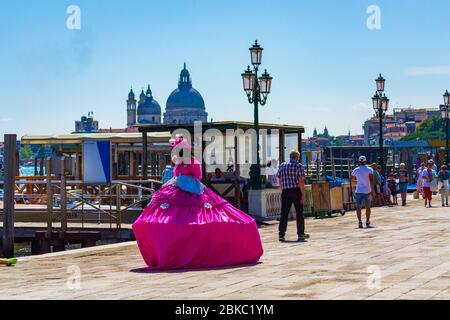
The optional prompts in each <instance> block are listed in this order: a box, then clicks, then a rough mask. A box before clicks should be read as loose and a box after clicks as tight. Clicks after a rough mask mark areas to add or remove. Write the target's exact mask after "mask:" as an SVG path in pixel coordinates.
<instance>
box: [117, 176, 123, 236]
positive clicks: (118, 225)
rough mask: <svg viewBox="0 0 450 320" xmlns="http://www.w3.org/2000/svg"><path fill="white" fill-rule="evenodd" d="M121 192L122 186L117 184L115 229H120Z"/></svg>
mask: <svg viewBox="0 0 450 320" xmlns="http://www.w3.org/2000/svg"><path fill="white" fill-rule="evenodd" d="M121 191H122V186H121V184H120V182H119V183H117V185H116V211H117V220H116V221H117V225H116V228H117V229H120V228H122V208H121V205H120V192H121Z"/></svg>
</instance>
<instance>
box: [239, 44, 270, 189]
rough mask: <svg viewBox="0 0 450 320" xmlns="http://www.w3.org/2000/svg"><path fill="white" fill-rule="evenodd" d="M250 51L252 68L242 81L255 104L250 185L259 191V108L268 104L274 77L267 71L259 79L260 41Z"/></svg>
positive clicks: (260, 182)
mask: <svg viewBox="0 0 450 320" xmlns="http://www.w3.org/2000/svg"><path fill="white" fill-rule="evenodd" d="M249 50H250V58H251V63H252V68H250V66H248V68H247V70H245V72H244V73H243V74H242V80H243V85H244V91H245V93H246V94H247V98H248V102H249V103H250V104H253V107H254V127H255V132H256V164H252V165H251V167H250V184H251V186H252V189H254V190H259V189H261V185H262V180H261V160H260V156H259V106H260V105H261V106H263V105H265V104H266V101H267V96H268V95H269V93H270V88H271V85H272V77H271V76H270V75H269V74H268V73H267V70H265V71H264V73H263V74H262V75H261V76H260V77H259V78H258V71H259V66H260V65H261V58H262V52H263V48H261V46H260V45H259V44H258V41H255V43H254V44H253V46H252V47H251V48H250V49H249Z"/></svg>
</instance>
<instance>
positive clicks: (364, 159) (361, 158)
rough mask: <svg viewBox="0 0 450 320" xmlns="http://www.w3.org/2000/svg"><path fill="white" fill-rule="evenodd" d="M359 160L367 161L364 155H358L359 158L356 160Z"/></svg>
mask: <svg viewBox="0 0 450 320" xmlns="http://www.w3.org/2000/svg"><path fill="white" fill-rule="evenodd" d="M358 161H359V162H367V159H366V157H365V156H361V157H359V160H358Z"/></svg>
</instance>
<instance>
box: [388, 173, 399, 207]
mask: <svg viewBox="0 0 450 320" xmlns="http://www.w3.org/2000/svg"><path fill="white" fill-rule="evenodd" d="M387 183H388V188H389V190H390V191H391V195H392V203H393V204H394V205H398V200H397V193H398V190H397V181H396V180H395V175H394V174H393V173H392V172H391V173H390V174H389V178H388V180H387Z"/></svg>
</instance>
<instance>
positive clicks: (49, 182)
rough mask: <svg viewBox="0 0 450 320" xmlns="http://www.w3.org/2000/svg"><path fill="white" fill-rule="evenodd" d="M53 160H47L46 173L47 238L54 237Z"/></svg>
mask: <svg viewBox="0 0 450 320" xmlns="http://www.w3.org/2000/svg"><path fill="white" fill-rule="evenodd" d="M51 163H52V159H51V158H47V160H46V167H45V171H46V173H47V237H48V238H51V236H52V219H53V188H52V170H51Z"/></svg>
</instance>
